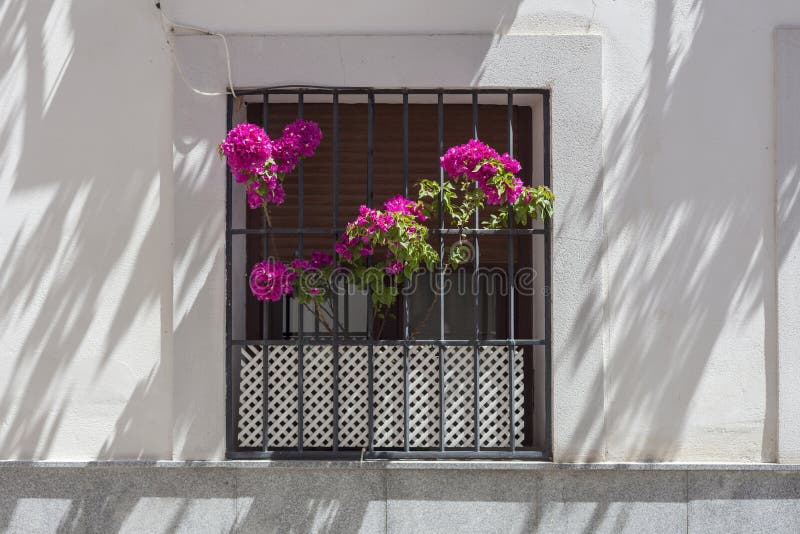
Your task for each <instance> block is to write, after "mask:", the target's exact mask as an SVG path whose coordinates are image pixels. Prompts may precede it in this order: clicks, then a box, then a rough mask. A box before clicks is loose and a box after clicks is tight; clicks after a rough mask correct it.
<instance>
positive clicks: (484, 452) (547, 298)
mask: <svg viewBox="0 0 800 534" xmlns="http://www.w3.org/2000/svg"><path fill="white" fill-rule="evenodd" d="M236 94H237V95H239V96H247V95H255V96H258V95H261V96H262V97H263V98H264V102H265V106H264V115H265V123H266V116H267V113H268V107H267V105H266V103H267V102H268V99H269V95H270V94H284V95H286V94H290V95H297V97H298V106H299V110H300V113H299V115H300V116H301V117H302V107H303V97H304V95H309V94H329V95H331V97H332V105H333V106H334V109H336V107H337V105H338V97H339V96H340V95H354V94H355V95H365V96H366V97H367V102H368V109H369V121H368V124H369V126H368V127H369V133H368V139H369V147H368V151H369V156H368V171H367V188H368V199H369V201H370V202H371V200H372V192H373V148H374V147H373V144H372V140H373V130H374V106H375V96H376V95H401V96H402V98H403V104H402V105H403V107H404V166H405V173H404V193H406V194H407V192H408V172H407V163H408V122H407V117H408V112H407V109H408V104H409V100H408V97H409V95H413V94H424V95H436V96H437V107H438V116H439V119H438V130H439V131H438V139H439V154H440V155H441V154H442V153H443V150H444V146H443V144H442V139H443V123H444V121H443V108H444V96H445V95H471V96H472V106H473V128H474V129H475V131H476V132H477V106H478V95H481V94H501V95H503V94H504V95H507V96H508V109H509V117H510V114H511V112H512V108H513V98H514V95H515V94H538V95H541V98H542V105H543V113H542V116H543V136H542V139H543V145H544V146H543V175H542V183H543V184H544V185H546V186H548V187H549V186H550V185H551V176H550V174H551V158H552V154H551V146H550V142H551V141H550V138H551V131H550V129H551V117H550V114H551V110H550V90H549V89H533V88H509V89H497V88H491V89H487V88H472V89H376V88H364V87H358V88H356V87H341V88H333V87H308V86H305V87H304V86H296V87H276V88H259V89H248V90H236ZM233 106H234V98H233V97H232V95H228V96H227V113H226V129H227V130H230V128H231V127H232V126H233V115H234V113H233ZM336 120H337V119H336V111H335V112H334V124H336ZM512 128H513V127H512V126H511V121H510V120H509V134H510V136H511V135H513V134H512V131H513V130H512ZM337 132H338V128H334V133H333V135H334V145H335V146H336V143H337V141H336V136H337ZM334 151H336V149H334ZM336 161H337V160H336V159H334V195H335V194H336V190H337V187H338V183H337V180H338V177H337V176H338V170H337V167H336ZM442 180H444V174H443V171H440V181H442ZM232 184H233V178H232V176H231V173H230V170H228V172H227V178H226V187H225V195H226V217H225V221H226V226H225V267H226V298H225V302H226V313H225V316H226V329H225V349H226V350H225V353H226V356H225V358H226V360H225V369H226V455H227V457H228V458H231V459H259V458H263V459H270V458H272V459H276V458H285V459H295V458H300V459H346V458H356V457H361V458H371V459H377V458H384V459H392V458H416V459H422V458H436V459H448V458H449V459H456V458H496V459H510V458H514V459H537V460H548V459H550V458H551V457H552V436H551V427H552V419H551V418H552V401H551V398H552V393H551V381H552V370H551V369H552V362H551V359H552V357H551V346H552V339H551V338H552V335H551V332H552V325H551V309H552V303H551V292H550V287H551V279H552V272H551V271H552V246H551V241H552V239H551V222H550V221H545V224H544V227H543V228H541V229H533V228H531V229H527V228H526V229H522V228H519V229H518V228H514V227H513V225H512V226H511V228H509V229H508V230H501V231H487V230H481V229H477V228H476V229H473V230H467V233H468V234H471V235H482V234H483V233H494V234H501V235H503V234H504V235H508V238H509V247H510V249H509V272H508V276H509V279H511V278H513V276H514V274H513V272H514V271H513V264H514V260H513V257H514V251H513V243H514V241H513V238H514V237H515V236H517V235H537V234H538V235H541V236H542V238H543V240H544V251H545V253H544V295H543V298H544V338H541V339H532V338H531V339H515V338H514V326H513V323H514V321H513V319H509V326H508V328H509V331H510V337H509V338H508V339H506V340H487V339H481V338H480V337H479V336H478V334H476V336H475V338H474V339H466V340H449V339H439V340H410V339H408V332H407V329H406V328H404V330H405V332H404V336H403V339H402V340H397V341H396V340H391V342H388V343H387V341H389V340H373V339H372V336H371V333H370V334H369V335H368V339H367V340H365V344H366V345H367V347H368V350H369V358H370V361H371V359H372V351H373V348H374V346H375V345H377V344H391V345H398V344H399V345H402V346H403V347H404V350H405V353H406V358H407V354H408V347H409V346H410V345H415V344H426V345H430V344H435V345H437V346H438V353H439V362H440V365H439V372H440V379H441V380H440V384H443V383H444V381H443V374H442V373H443V372H444V371H443V369H444V366H443V365H442V363H443V361H444V360H443V358H444V348H445V347H447V346H458V345H464V344H469V345H470V346H474V348H475V366H476V367H475V368H476V369H477V367H478V365H479V352H478V351H479V348H480V347H484V346H505V347H508V348H509V349H510V351H511V354H513V351H514V349H515V348H516V347H519V346H543V347H544V366H545V369H544V372H545V379H544V385H545V393H544V399H545V403H546V406H545V410H544V412H545V418H546V422H545V436H544V446H543V447H540V448H539V449H538V450H533V449H531V448H522V447H518V446H516V444H515V440H514V432H513V421H514V419H513V418H514V415H513V413H514V409H513V407H514V404H513V403H514V401H513V395H511V396H510V397H511V400H510V402H511V410H510V413H511V421H512V425H511V428H512V431H511V432H510V447H508V450H495V449H492V450H488V449H486V448H482V447H481V446H480V432H479V430H478V423H477V418H478V415H477V414H478V410H477V395H476V397H475V398H476V411H475V420H476V423H475V447H474V450H469V451H465V450H460V449H459V450H453V449H448V448H447V447H446V446H445V440H444V439H440V440H439V442H440V444H439V450H438V451H427V450H426V451H422V450H409V447H408V437H407V436H408V402H407V397H406V403H405V404H406V406H405V410H406V417H405V427H406V442H405V450H403V451H398V450H375V449H373V446H372V445H373V444H372V426H373V420H372V410H371V407H372V405H373V383H372V380H371V372H372V366H371V365H370V383H369V401H368V402H369V406H370V420H369V426H370V443H369V450H368V451H366V452H365V451H360V452H359V451H349V450H348V451H345V450H338V448H337V447H336V445H334V447H333V450H331V451H319V450H314V451H305V450H304V448H303V430H302V427H303V423H302V418H303V415H302V414H303V396H302V394H301V395H299V396H298V403H299V409H298V417H299V427H300V429H299V431H298V447H297V450H294V451H290V450H268V449H267V440H264V445H263V450H261V451H253V450H246V451H242V450H240V449H239V448H237V447H236V421H237V419H236V413H235V412H236V405H237V401H236V399H235V397H234V394H235V393H236V391H237V388H235V387H233V386H234V384H235V383H236V380H237V377H236V376H235V373H234V370H233V365H232V364H233V356H234V355H233V349H234V347H239V346H243V345H246V344H249V343H261V344H263V345H264V346H265V347H266V345H267V343H274V342H275V341H276V340H270V339H260V340H249V339H242V340H236V339H233V324H232V323H233V320H232V307H233V290H232V276H233V272H232V271H233V269H232V258H233V247H232V241H233V237H234V236H235V235H237V234H248V233H257V234H263V235H264V239H265V241H266V238H267V236H268V234H269V233H270V230H268V229H267V228H264V229H263V231H254V230H252V229H251V230H248V229H246V228H239V229H234V228H233V220H232V205H233V204H232V201H233V188H232ZM302 188H303V177H302V167H301V170H300V173H299V191H300V193H299V199H298V208H299V210H300V224H299V229H300V230H301V232H300V235H302V234H303V232H302V230H304V227H303V223H302V221H303V215H302V213H303V209H304V207H303V197H302ZM334 198H335V197H334ZM335 202H336V200H334V203H335ZM334 211H336V210H334ZM334 221H335V218H334ZM442 224H443V223H442ZM336 226H337V224H336V222H334V227H336ZM448 230H449V229H447V228H444V227H443V226H441V227H440V228H439V232H438V241H439V248H440V251H441V249H442V247H443V246H444V244H443V243H444V236H445V235H446V234H447V233H448V232H447V231H448ZM336 235H338V234H336ZM302 250H303V245H302V238H301V240H300V251H301V254H302ZM475 264H476V266H477V265H480V260H479V258H477V259H476V260H475ZM441 276H444V275H443V274H442V275H441ZM510 285H511V284H510ZM510 295H511V296H510V298H509V299H508V302H509V304H508V306H509V314H510V315H513V314H514V311H513V310H512V307H513V306H514V297H513V290H512V292H511V293H510ZM368 301H369V300H368ZM403 302H404V305H403V307H404V314H407V313H408V307H407V299H403ZM442 307H443V303H442ZM441 313H443V312H441ZM300 316H302V314H300ZM264 321H265V325H266V323H267V321H268V317H265V319H264ZM368 324H369V321H368ZM404 324H407V321H404ZM300 329H301V330H302V323H301V326H300ZM267 331H268V330H267V329H265V335H264V336H262V337H264V338H268V337H269V336H268V334H266V332H267ZM245 337H246V336H245ZM440 337H442V336H440ZM339 342H340V341H339V339H338V336H334V339H333V343H331V342H330V340H326V344H332V345H333V346H334V351H335V352H336V354H338V345H339ZM289 343H291V344H294V345H296V346H298V348H299V351H300V353H299V354H300V356H299V362H300V371H299V373H300V374H299V377H300V378H299V381H300V390H301V392H302V362H303V352H302V347H304V346H305V345H308V344H313V341H312V342H311V343H309V340H307V339H305V337H304V334H303V333H302V332H301V334H300V336H299V339H298V340H296V341H293V342H289ZM351 343H352V341H351V340H348V344H351ZM334 360H335V361H336V360H337V358H336V357H335V358H334ZM509 361H510V364H509V365H510V366H511V369H512V372H511V374H512V375H513V361H514V358H513V357H511V358H509ZM405 365H406V368H407V360H406V364H405ZM474 376H475V387H476V392H477V387H478V385H477V383H478V379H477V377H478V374H477V373H476V374H475V375H474ZM444 389H446V388H444V387H441V388H440V393H439V394H440V403H439V406H440V410H441V412H442V416H441V417H440V419H439V420H440V424H441V427H440V429H441V435H445V429H446V417H444V399H445V392H444ZM263 391H264V393H266V373H264V390H263ZM406 395H407V388H406ZM264 398H265V405H266V395H265V397H264ZM526 398H528V397H527V396H526ZM529 402H530V403H531V404H532V397H531V398H530V400H529ZM531 408H532V406H531ZM263 413H264V416H265V420H264V427H263V428H264V429H266V428H268V427H267V421H266V415H267V410H266V406H265V408H264V410H263ZM337 416H338V414H335V415H334V419H336V418H337ZM333 432H334V436H336V435H337V433H338V427H337V426H336V423H334V431H333ZM335 442H336V437H334V443H335Z"/></svg>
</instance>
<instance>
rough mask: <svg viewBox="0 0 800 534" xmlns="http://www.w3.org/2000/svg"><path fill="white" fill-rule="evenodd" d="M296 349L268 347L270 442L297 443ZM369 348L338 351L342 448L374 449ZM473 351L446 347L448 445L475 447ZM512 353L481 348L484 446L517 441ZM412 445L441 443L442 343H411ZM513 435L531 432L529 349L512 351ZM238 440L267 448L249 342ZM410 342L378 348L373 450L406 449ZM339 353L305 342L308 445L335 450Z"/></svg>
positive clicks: (255, 352)
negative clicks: (526, 377) (526, 373)
mask: <svg viewBox="0 0 800 534" xmlns="http://www.w3.org/2000/svg"><path fill="white" fill-rule="evenodd" d="M298 354H299V352H298V349H297V347H292V346H280V345H278V346H273V347H270V348H269V350H268V358H267V363H268V370H267V371H268V372H267V383H268V403H267V404H268V414H267V415H268V420H269V428H268V430H269V447H270V448H282V447H296V446H297V427H298V417H297V410H298V402H297V401H298V390H299V385H298V372H299V365H298V363H299V362H298V360H299V357H298ZM368 354H369V353H368V349H367V347H365V346H360V345H353V346H341V347H339V445H340V447H343V448H350V447H352V448H362V447H366V446H367V445H368V439H369V438H368V432H369V429H368V405H369V388H368V382H369V381H368V377H369V366H368ZM474 354H475V351H474V349H473V348H472V347H447V348H446V349H445V352H444V363H445V365H444V378H445V415H446V424H447V427H446V442H445V445H446V446H447V447H472V446H473V445H474V444H475V434H474V414H475V411H474V410H475V380H474V369H475V367H474V365H475V362H474ZM509 355H510V353H509V350H508V349H507V348H506V347H482V348H481V349H480V366H479V380H478V391H479V397H478V404H479V414H480V418H479V425H480V436H481V438H480V442H481V446H482V447H507V446H508V445H509V443H510V416H509V408H510V406H509V387H510V381H509V375H508V371H509ZM408 361H409V368H408V383H409V391H408V397H409V407H408V413H409V445H410V447H412V448H419V447H423V448H424V447H438V446H439V434H440V428H439V400H440V387H439V349H438V347H435V346H412V347H410V348H409V360H408ZM514 361H515V373H514V374H515V376H514V380H513V382H514V402H515V428H514V432H515V436H516V440H517V443H521V441H522V437H523V430H524V415H525V410H524V408H525V403H524V385H523V358H522V349H517V351H516V352H515V354H514ZM240 362H241V366H240V373H239V377H240V386H239V387H240V393H239V409H238V413H239V421H238V439H239V445H240V446H242V447H260V446H261V444H262V439H263V438H262V427H263V412H262V410H263V395H262V388H263V379H264V378H263V371H264V369H263V351H262V348H261V346H255V345H251V346H248V347H244V348H243V349H242V353H241V360H240ZM403 372H404V364H403V348H402V347H394V346H383V347H375V348H374V350H373V384H374V388H373V420H374V446H375V447H387V448H401V447H403V446H404V442H403V436H404V431H405V428H404V425H403V416H404V393H405V390H404V377H403V374H404V373H403ZM333 376H334V351H333V347H332V346H328V345H322V346H313V345H310V346H306V347H305V348H304V351H303V424H304V428H303V444H304V446H305V447H322V448H330V447H331V446H332V444H333V439H332V434H333V412H334V398H333V394H334V384H333V382H334V381H333Z"/></svg>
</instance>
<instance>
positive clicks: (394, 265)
mask: <svg viewBox="0 0 800 534" xmlns="http://www.w3.org/2000/svg"><path fill="white" fill-rule="evenodd" d="M402 270H403V262H401V261H397V260H394V261H392V262H390V263H389V265H387V266H386V269H385V271H386V274H398V273H400V272H401V271H402Z"/></svg>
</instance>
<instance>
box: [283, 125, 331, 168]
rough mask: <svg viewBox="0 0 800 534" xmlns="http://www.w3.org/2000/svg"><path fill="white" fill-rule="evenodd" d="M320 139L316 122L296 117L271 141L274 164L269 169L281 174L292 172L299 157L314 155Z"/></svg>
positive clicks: (320, 135) (319, 131)
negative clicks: (281, 133)
mask: <svg viewBox="0 0 800 534" xmlns="http://www.w3.org/2000/svg"><path fill="white" fill-rule="evenodd" d="M321 140H322V131H321V130H320V129H319V126H318V125H317V123H316V122H312V121H307V120H303V119H297V120H295V121H294V122H292V123H290V124H287V125H286V127H284V129H283V135H282V136H281V137H280V138H278V139H276V140H275V141H274V142H273V143H272V157H273V159H274V160H275V164H274V165H273V166H272V169H271V170H272V171H274V172H279V173H281V174H288V173H290V172H292V170H294V168H295V166H297V162H298V161H300V158H301V157H310V156H313V155H314V152H315V151H316V150H317V147H318V146H319V143H320V141H321Z"/></svg>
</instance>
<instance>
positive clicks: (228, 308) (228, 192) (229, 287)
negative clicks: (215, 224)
mask: <svg viewBox="0 0 800 534" xmlns="http://www.w3.org/2000/svg"><path fill="white" fill-rule="evenodd" d="M225 126H226V127H225V131H226V132H229V131H230V130H231V128H233V96H232V95H228V96H227V103H226V111H225ZM226 168H227V166H226ZM232 182H233V176H232V175H231V171H230V168H227V170H226V173H225V207H226V208H227V209H226V210H225V275H226V276H225V378H226V380H225V381H226V383H227V385H228V387H227V388H226V391H225V411H226V413H227V414H228V421H227V424H226V425H225V450H226V451H227V452H231V451H233V450H234V449H235V448H236V447H235V433H234V426H235V425H236V410H235V407H234V404H233V380H234V379H235V378H236V377H234V376H233V369H232V367H233V361H232V354H231V341H232V339H233V312H232V310H233V300H232V299H233V283H232V280H233V243H231V239H232V235H231V229H232V228H233V202H232V201H233V185H232Z"/></svg>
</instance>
